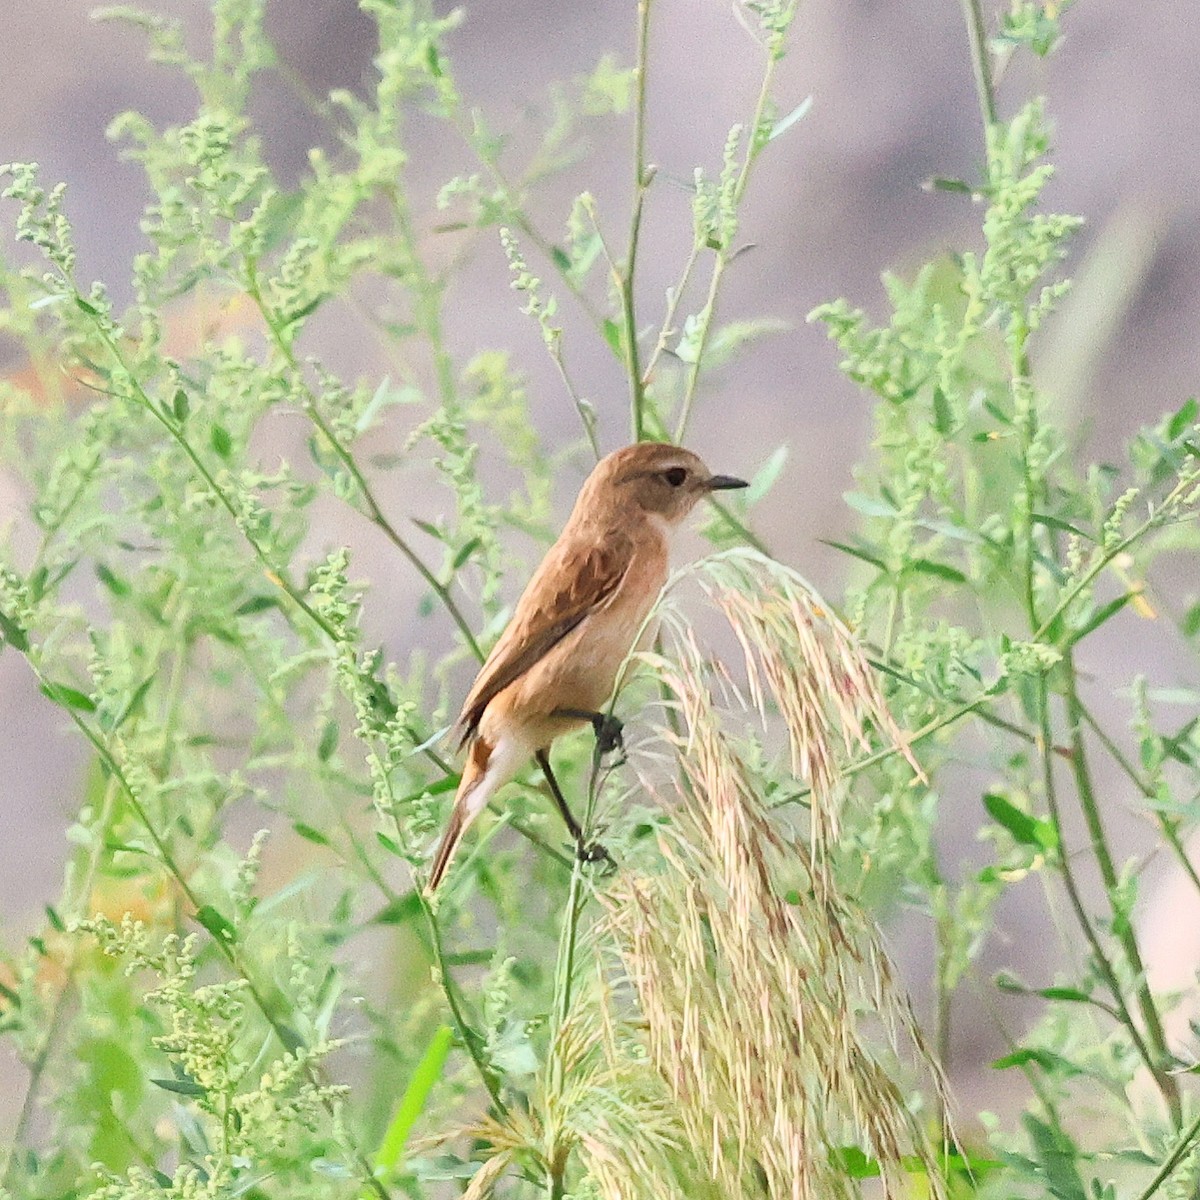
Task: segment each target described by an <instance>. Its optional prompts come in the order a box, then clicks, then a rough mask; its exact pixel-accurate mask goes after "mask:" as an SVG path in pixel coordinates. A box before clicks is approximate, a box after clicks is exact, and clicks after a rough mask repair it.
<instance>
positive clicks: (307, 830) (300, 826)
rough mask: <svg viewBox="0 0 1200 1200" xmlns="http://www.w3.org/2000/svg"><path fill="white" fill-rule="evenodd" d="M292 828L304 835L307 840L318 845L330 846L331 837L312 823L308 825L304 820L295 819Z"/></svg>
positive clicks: (301, 835) (299, 834)
mask: <svg viewBox="0 0 1200 1200" xmlns="http://www.w3.org/2000/svg"><path fill="white" fill-rule="evenodd" d="M292 828H293V829H294V830H295V831H296V833H297V835H298V836H300V837H302V838H303V839H304V840H305V841H306V842H312V843H314V844H315V845H317V846H328V845H329V839H328V838H327V837H326V836H325V835H324V834H323V833H322V832H321V831H320V830H319V829H315V828H314V827H313V826H312V825H306V824H305V823H304V822H303V821H293V822H292Z"/></svg>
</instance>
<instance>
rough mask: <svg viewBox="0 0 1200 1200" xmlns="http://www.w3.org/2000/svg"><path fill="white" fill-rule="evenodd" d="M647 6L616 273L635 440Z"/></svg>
mask: <svg viewBox="0 0 1200 1200" xmlns="http://www.w3.org/2000/svg"><path fill="white" fill-rule="evenodd" d="M650 5H651V0H638V25H637V65H636V67H635V68H634V71H635V74H636V78H637V94H636V98H635V100H634V109H633V212H632V215H631V217H630V221H629V249H628V251H627V252H626V254H625V266H624V268H623V269H622V271H621V272H620V274H619V282H620V292H621V313H622V316H623V318H624V322H625V369H626V372H627V374H628V375H629V404H630V413H631V416H632V421H631V424H632V433H633V440H634V441H635V442H640V441H641V440H642V438H643V437H644V436H645V432H646V412H645V409H646V389H645V384H644V383H643V382H642V368H641V362H640V350H639V348H638V327H637V310H636V301H635V283H636V276H637V255H638V241H639V239H640V237H641V231H642V210H643V207H644V204H645V199H646V189H647V188H648V187H649V186H650V180H651V178H652V173H651V172H650V171H649V169H648V168H647V166H646V73H647V68H648V53H647V52H648V49H649V43H650Z"/></svg>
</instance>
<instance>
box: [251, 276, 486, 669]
mask: <svg viewBox="0 0 1200 1200" xmlns="http://www.w3.org/2000/svg"><path fill="white" fill-rule="evenodd" d="M245 284H246V292H247V294H248V295H249V297H250V299H251V300H253V301H254V304H255V307H256V308H257V309H258V311H259V313H260V314H261V316H262V319H263V321H264V322H265V323H266V326H267V329H268V330H269V331H270V334H271V341H272V344H273V345H274V346H275V348H276V350H277V351H278V352H279V354H280V355H281V356H282V357H283V360H284V362H285V363H286V364H287V366H288V370H289V372H290V373H291V376H292V379H293V380H294V382H295V384H296V386H297V387H299V388H300V389H301V391H302V392H303V395H304V410H305V413H306V414H307V416H308V418H309V420H310V421H312V423H313V425H315V426H316V428H317V430H318V431H319V432H320V434H321V437H322V438H323V439H324V440H325V443H326V444H327V445H328V446H329V448H330V449H331V450H332V451H333V453H334V454H335V455H336V456H337V459H338V461H339V462H340V463H341V464H342V466H343V467H344V468H345V469H346V471H347V473H348V474H349V475H350V478H351V479H353V480H354V485H355V487H356V488H357V489H358V494H359V496H360V497H361V499H362V502H363V504H364V505H365V506H366V516H367V519H368V520H369V521H370V522H371V524H373V525H374V526H375V527H376V528H377V529H379V530H380V531H381V532H382V533H383V535H384V536H385V537H386V538H387V539H388V541H389V542H391V543H392V545H393V546H395V548H396V549H397V550H399V551H400V553H401V554H403V555H404V557H405V558H406V559H408V561H409V562H410V563H411V564H412V566H413V567H414V568H415V569H416V572H417V574H418V575H420V577H421V578H422V580H424V582H425V584H426V585H427V586H428V587H429V588H430V589H431V590H432V592H433V594H434V595H435V596H436V597H437V598H438V601H439V603H440V604H441V605H442V607H443V608H444V609H445V610H446V611H447V612H448V613H449V614H450V617H451V619H452V620H453V621H454V624H455V625H456V626H457V627H458V630H459V632H460V633H461V634H462V636H463V640H464V641H465V642H466V643H467V646H468V647H469V648H470V650H471V653H472V654H473V655H474V656H475V657H476V658H477V659H478V660H479V661H480V662H482V661H483V651H482V650H481V649H480V647H479V643H478V642H477V641H476V640H475V635H474V633H472V631H471V626H470V625H469V624H468V622H467V619H466V617H465V616H464V615H463V612H462V610H461V609H460V608H459V607H458V604H457V602H456V601H455V599H454V597H453V596H452V595H451V594H450V589H449V588H448V587H447V586H446V585H445V584H443V583H442V582H441V580H440V579H438V577H437V576H436V575H435V574H434V573H433V571H432V570H430V568H429V566H428V565H427V564H426V563H425V561H424V560H423V559H422V558H421V556H420V555H419V554H417V552H416V551H415V550H414V549H413V548H412V546H411V545H410V544H409V542H408V541H407V540H406V539H405V538H403V537H401V535H400V534H399V532H398V531H397V530H396V527H395V526H394V525H393V524H392V523H391V522H390V521H389V520H388V519H387V517H386V515H385V514H384V512H383V509H382V508H381V507H380V505H379V502H378V500H376V498H375V493H374V492H373V491H372V489H371V485H370V484H369V483H368V482H367V478H366V476H365V475H364V474H363V472H362V469H361V468H360V467H359V465H358V462H357V460H356V459H355V457H354V455H353V454H351V453H350V450H349V448H348V447H347V446H345V445H344V444H343V442H342V440H341V438H339V437H338V436H337V434H336V433H335V432H334V431H333V429H332V428H331V427H330V425H329V423H328V422H327V421H326V420H325V418H324V416H323V415H322V413H321V411H320V407H319V405H318V403H317V396H316V394H315V393H314V392H313V390H312V388H310V387H309V386H308V384H307V383H306V382H305V380H304V374H303V372H302V370H301V368H300V363H299V362H298V361H297V359H296V354H295V351H294V350H293V349H292V347H291V344H290V342H289V341H288V339H287V338H286V337H284V335H283V331H282V330H281V329H280V328H279V326H278V323H277V322H276V320H275V315H274V313H273V312H272V311H271V308H270V306H269V305H268V304H267V303H266V300H265V299H264V297H263V294H262V284H261V281H260V279H259V276H258V266H257V264H256V263H255V262H254V261H253V260H247V262H246V279H245ZM428 320H429V318H428V315H426V321H428ZM438 371H439V376H440V375H441V373H442V367H441V365H440V361H439V367H438ZM444 386H445V385H443V387H444Z"/></svg>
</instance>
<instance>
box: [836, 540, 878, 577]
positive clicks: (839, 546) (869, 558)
mask: <svg viewBox="0 0 1200 1200" xmlns="http://www.w3.org/2000/svg"><path fill="white" fill-rule="evenodd" d="M820 540H821V544H822V545H824V546H832V547H833V548H834V549H835V550H840V551H841V552H842V553H843V554H849V555H851V556H852V557H854V558H861V559H862V560H863V562H867V563H870V564H871V566H873V567H878V568H879V569H880V570H881V571H884V572H886V571H887V569H888V567H887V563H885V562H884V561H883V559H882V558H878V557H877V556H876V555H875V554H872V553H871V552H870V551H868V550H866V549H864V548H863V547H862V546H851V545H848V544H847V543H846V542H831V541H828V540H827V539H825V538H821V539H820ZM879 553H882V551H879Z"/></svg>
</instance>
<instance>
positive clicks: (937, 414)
mask: <svg viewBox="0 0 1200 1200" xmlns="http://www.w3.org/2000/svg"><path fill="white" fill-rule="evenodd" d="M954 425H955V421H954V410H953V409H952V408H951V407H950V401H949V399H948V398H947V396H946V393H945V392H943V391H942V389H941V388H940V387H935V388H934V389H933V427H934V429H936V430H937V431H938V433H940V434H941V435H942V437H948V436H949V435H950V434H951V433H952V432H953V431H954Z"/></svg>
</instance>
